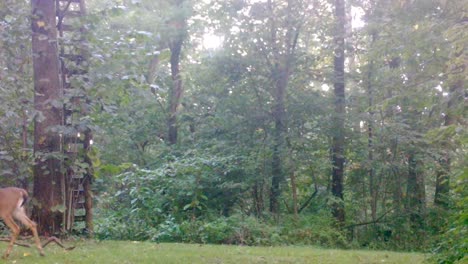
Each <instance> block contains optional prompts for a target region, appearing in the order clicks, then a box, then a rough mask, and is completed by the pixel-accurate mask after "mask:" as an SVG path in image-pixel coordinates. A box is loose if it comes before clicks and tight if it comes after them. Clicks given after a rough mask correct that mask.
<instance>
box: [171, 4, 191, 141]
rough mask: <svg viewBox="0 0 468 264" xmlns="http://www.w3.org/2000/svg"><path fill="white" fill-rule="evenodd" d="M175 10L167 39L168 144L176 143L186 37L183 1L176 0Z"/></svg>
mask: <svg viewBox="0 0 468 264" xmlns="http://www.w3.org/2000/svg"><path fill="white" fill-rule="evenodd" d="M175 8H177V9H178V10H179V11H177V12H175V14H174V17H173V18H172V19H171V20H170V22H169V27H170V30H171V33H170V35H171V37H170V39H169V49H170V51H171V60H170V63H171V78H172V86H171V88H170V91H169V95H168V96H169V97H168V102H169V105H168V118H167V127H168V140H169V144H171V145H173V144H176V143H177V135H178V126H177V110H178V108H179V105H180V100H181V98H182V93H183V90H184V89H183V85H182V76H181V73H180V57H181V52H182V45H183V44H184V40H185V38H186V35H187V21H186V20H187V18H186V14H185V12H184V11H185V9H184V0H177V1H176V5H175Z"/></svg>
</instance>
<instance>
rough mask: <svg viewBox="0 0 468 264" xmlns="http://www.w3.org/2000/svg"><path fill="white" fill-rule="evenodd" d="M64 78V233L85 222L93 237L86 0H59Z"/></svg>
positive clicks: (57, 10)
mask: <svg viewBox="0 0 468 264" xmlns="http://www.w3.org/2000/svg"><path fill="white" fill-rule="evenodd" d="M56 15H57V31H58V35H59V36H58V37H59V38H58V39H59V42H58V46H59V58H60V66H61V68H60V71H61V72H60V74H61V80H62V85H63V94H64V99H65V102H64V125H65V127H66V129H65V131H66V132H65V133H64V134H63V151H64V153H65V154H66V158H65V159H66V162H65V164H66V165H65V166H66V170H65V187H64V189H65V190H64V193H65V201H66V205H65V207H66V210H65V217H64V229H65V230H66V231H67V232H71V231H73V230H76V229H77V225H76V223H77V222H85V229H86V230H87V232H89V233H92V231H93V230H92V211H91V209H92V195H91V190H90V184H91V179H92V172H91V171H92V170H91V161H90V160H89V158H88V156H87V152H88V151H89V149H90V146H91V144H92V133H91V130H90V129H89V127H88V126H87V124H86V123H82V122H81V117H82V116H84V115H87V114H88V110H87V108H88V103H89V100H88V98H87V96H86V91H85V85H86V83H87V81H88V79H87V73H88V58H89V54H88V45H87V41H86V29H85V27H84V26H83V25H84V23H83V22H84V21H83V20H84V18H85V15H86V8H85V0H56Z"/></svg>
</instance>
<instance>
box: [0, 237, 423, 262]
mask: <svg viewBox="0 0 468 264" xmlns="http://www.w3.org/2000/svg"><path fill="white" fill-rule="evenodd" d="M65 244H66V246H71V245H73V243H72V242H65ZM75 244H76V248H75V249H73V250H71V251H65V250H63V249H62V248H60V247H58V246H57V245H54V244H50V245H49V246H47V247H46V248H45V253H46V256H45V257H40V256H39V254H38V253H37V250H36V249H35V248H32V247H31V248H24V247H17V246H16V247H15V248H14V250H13V252H12V254H11V255H10V257H9V259H8V260H7V261H5V263H14V264H21V263H35V264H36V263H37V264H39V263H66V264H72V263H73V264H74V263H76V264H81V263H86V264H88V263H99V264H107V263H119V264H126V263H135V264H137V263H138V264H140V263H151V264H153V263H184V264H186V263H187V264H189V263H200V264H218V263H219V264H221V263H236V264H237V263H268V264H270V263H330V264H331V263H333V264H335V263H344V264H348V263H367V264H371V263H375V264H377V263H379V264H381V263H410V264H418V263H423V261H424V259H425V256H424V255H423V254H419V253H397V252H389V251H364V250H332V249H320V248H314V247H305V246H301V247H299V246H284V247H246V246H223V245H195V244H177V243H174V244H170V243H163V244H156V243H150V242H131V241H103V242H96V241H81V242H76V243H75ZM6 246H7V243H4V242H3V243H1V244H0V252H1V254H3V251H4V250H5V249H6ZM1 262H2V261H1V260H0V263H1Z"/></svg>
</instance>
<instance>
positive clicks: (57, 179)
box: [31, 0, 64, 235]
mask: <svg viewBox="0 0 468 264" xmlns="http://www.w3.org/2000/svg"><path fill="white" fill-rule="evenodd" d="M31 2H32V12H33V14H32V52H33V69H34V107H35V110H36V111H37V113H38V114H37V115H36V117H35V120H34V154H35V157H36V163H35V165H34V197H35V199H36V202H35V203H34V210H33V216H34V219H35V220H36V222H37V223H38V230H39V233H42V234H49V235H52V234H55V233H58V232H60V230H61V225H62V221H63V211H64V204H63V193H62V188H63V186H64V179H63V173H62V170H61V169H62V168H61V165H62V162H61V158H60V157H61V155H62V151H61V136H60V130H61V129H60V126H61V125H62V124H63V105H62V102H61V99H62V93H63V90H62V87H61V83H60V79H59V58H58V49H57V29H56V20H55V19H56V12H55V1H40V0H32V1H31Z"/></svg>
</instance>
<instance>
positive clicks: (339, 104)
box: [332, 0, 346, 225]
mask: <svg viewBox="0 0 468 264" xmlns="http://www.w3.org/2000/svg"><path fill="white" fill-rule="evenodd" d="M335 19H336V28H335V38H334V44H335V54H334V55H335V56H334V95H335V113H334V118H333V119H334V120H333V128H334V131H333V142H332V165H333V171H332V194H333V195H334V196H335V198H336V199H337V200H338V201H336V202H335V203H334V204H333V208H332V210H333V216H334V217H335V218H336V220H337V221H338V223H339V224H341V225H342V224H343V223H344V221H345V212H344V205H343V202H342V201H343V177H344V143H345V138H344V121H345V80H344V74H345V72H344V61H345V54H344V53H345V42H344V41H345V39H344V35H345V23H346V17H345V2H344V0H335Z"/></svg>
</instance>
